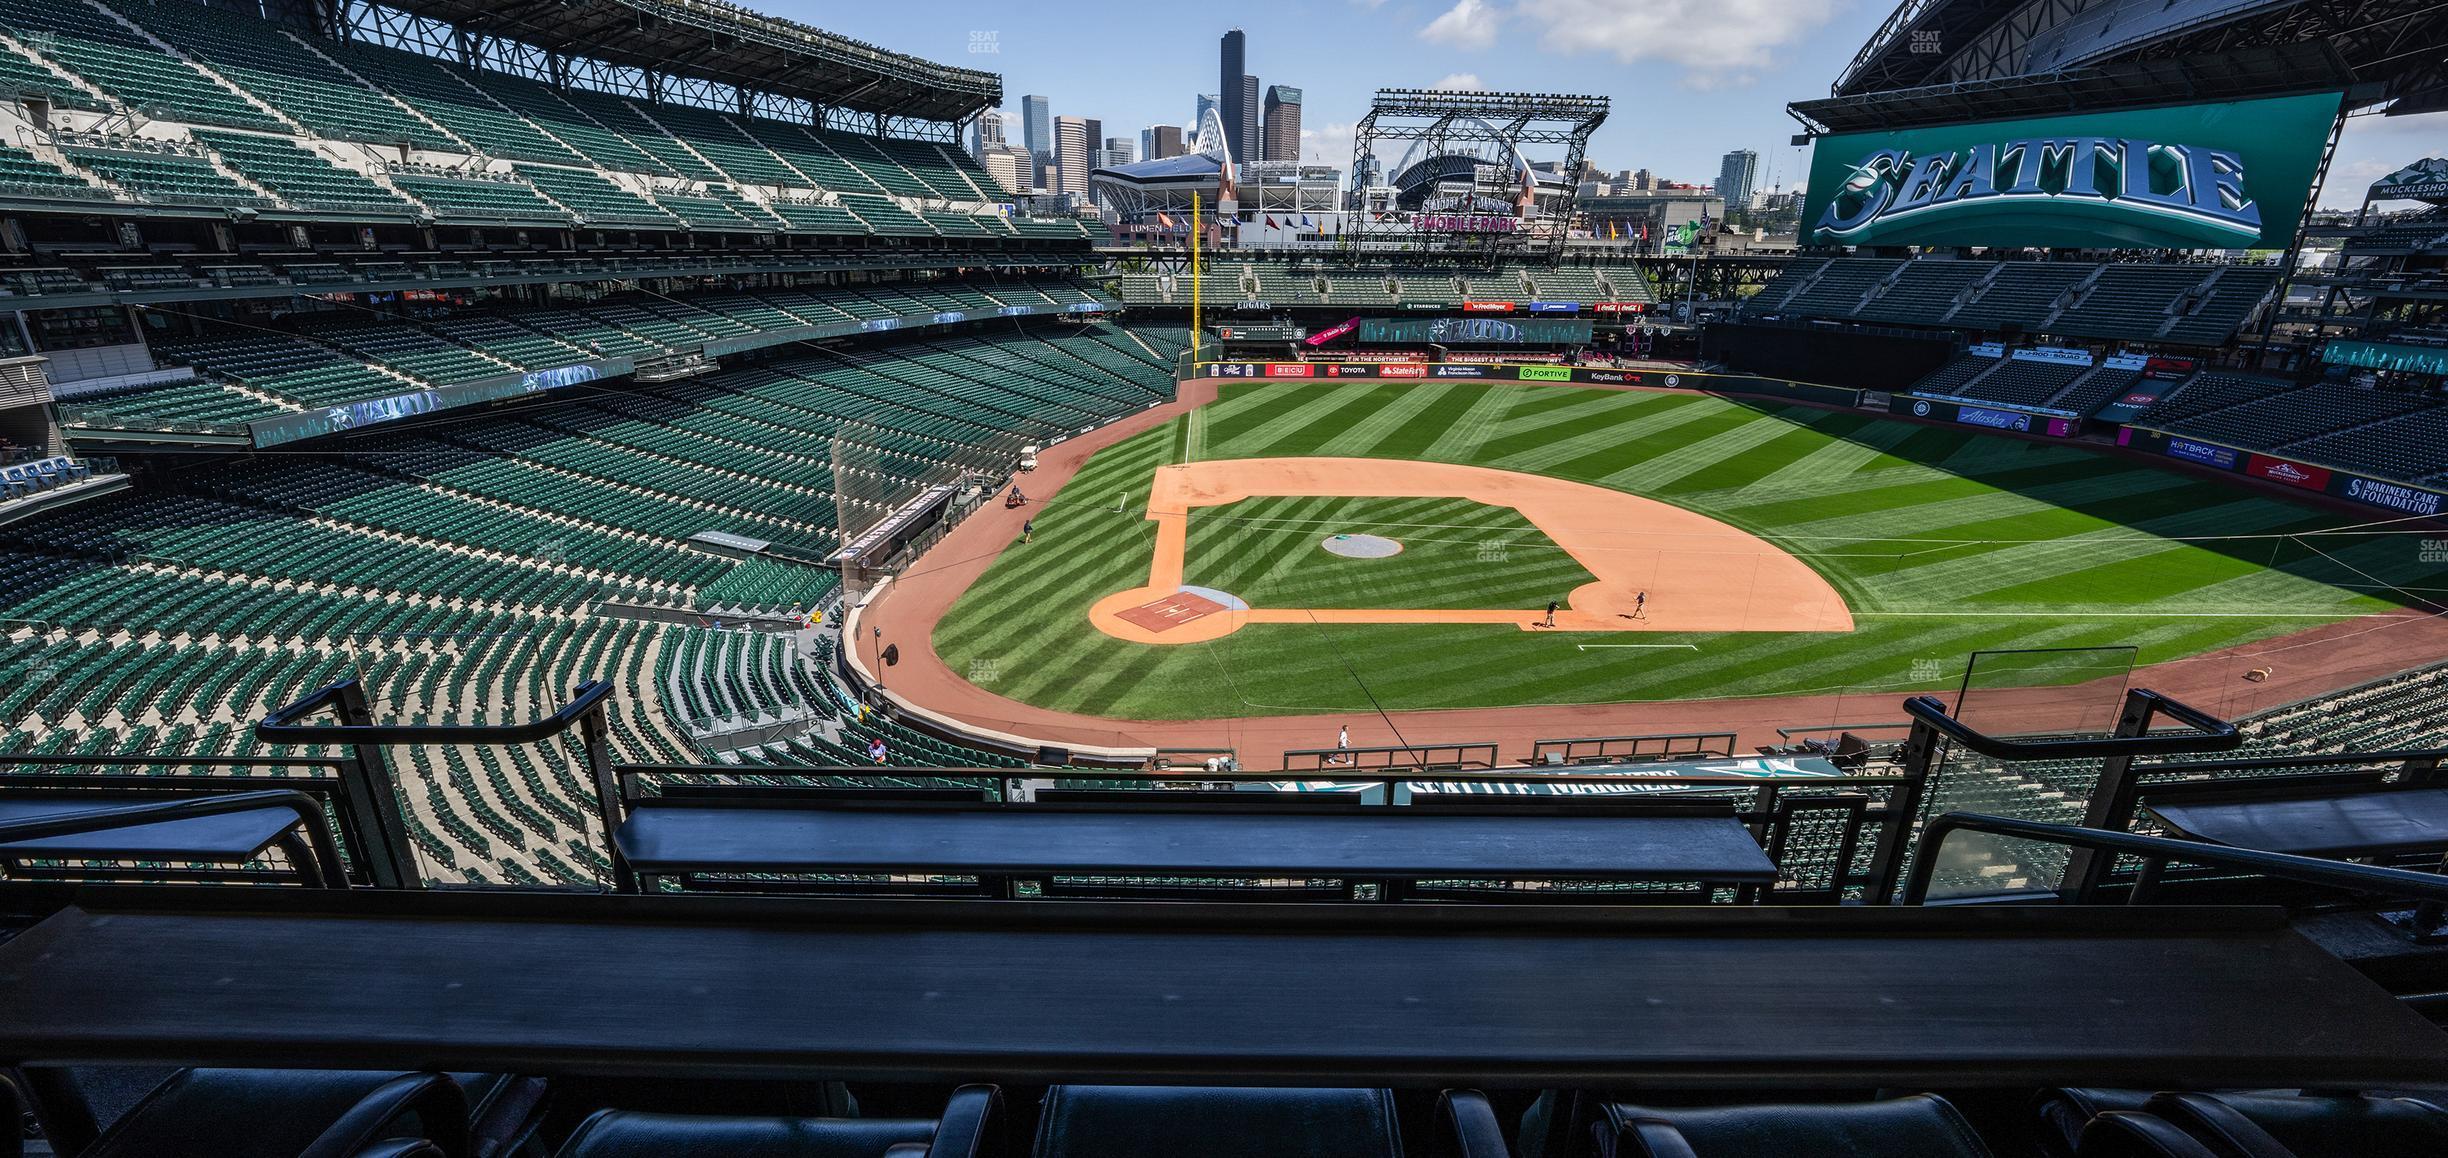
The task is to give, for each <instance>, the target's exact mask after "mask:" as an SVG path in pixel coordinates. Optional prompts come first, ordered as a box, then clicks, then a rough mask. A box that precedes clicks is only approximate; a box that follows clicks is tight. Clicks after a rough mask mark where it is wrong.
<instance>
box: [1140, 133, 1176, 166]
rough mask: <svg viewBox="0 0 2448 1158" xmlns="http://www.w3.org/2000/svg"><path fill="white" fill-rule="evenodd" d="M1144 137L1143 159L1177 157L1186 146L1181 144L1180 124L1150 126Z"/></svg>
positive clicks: (1152, 159) (1154, 159)
mask: <svg viewBox="0 0 2448 1158" xmlns="http://www.w3.org/2000/svg"><path fill="white" fill-rule="evenodd" d="M1146 137H1147V148H1146V149H1144V150H1142V151H1143V152H1144V154H1145V157H1144V159H1145V160H1149V161H1160V160H1163V159H1164V158H1166V157H1178V156H1181V155H1182V153H1183V152H1184V151H1185V148H1186V146H1184V145H1183V144H1182V127H1181V126H1180V125H1154V126H1151V127H1150V128H1149V129H1148V131H1147V133H1146Z"/></svg>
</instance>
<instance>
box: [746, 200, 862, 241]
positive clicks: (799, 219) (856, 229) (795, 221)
mask: <svg viewBox="0 0 2448 1158" xmlns="http://www.w3.org/2000/svg"><path fill="white" fill-rule="evenodd" d="M765 207H766V210H767V211H768V212H770V213H772V214H774V215H775V216H777V217H780V218H781V219H782V220H783V222H784V223H785V224H787V225H788V226H789V227H790V228H792V229H795V230H798V231H800V232H802V233H839V234H858V233H865V232H867V225H866V223H865V222H863V221H860V220H859V219H858V218H857V217H855V216H852V215H851V213H850V211H849V210H847V209H844V208H842V207H841V206H839V205H828V204H825V203H823V202H820V201H813V200H809V201H802V200H797V199H794V198H787V197H777V198H774V199H773V200H771V201H768V202H766V203H765Z"/></svg>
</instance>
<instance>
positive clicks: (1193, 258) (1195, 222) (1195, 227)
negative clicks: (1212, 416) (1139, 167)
mask: <svg viewBox="0 0 2448 1158" xmlns="http://www.w3.org/2000/svg"><path fill="white" fill-rule="evenodd" d="M1203 232H1205V230H1204V229H1203V228H1202V227H1201V226H1200V225H1199V195H1198V194H1196V193H1193V194H1191V195H1190V372H1191V373H1192V374H1194V375H1195V374H1197V373H1198V360H1199V274H1200V269H1199V234H1201V233H1203Z"/></svg>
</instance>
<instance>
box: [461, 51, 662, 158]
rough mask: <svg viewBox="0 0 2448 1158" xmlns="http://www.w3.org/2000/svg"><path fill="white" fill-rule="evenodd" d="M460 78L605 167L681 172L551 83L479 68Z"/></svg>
mask: <svg viewBox="0 0 2448 1158" xmlns="http://www.w3.org/2000/svg"><path fill="white" fill-rule="evenodd" d="M461 79H464V80H466V81H467V82H468V83H470V84H473V85H475V86H476V87H477V88H480V89H483V90H484V91H485V93H486V94H487V95H489V96H491V97H492V98H493V99H494V100H496V101H499V102H501V104H502V105H503V107H505V108H508V109H510V110H511V111H512V112H515V113H517V114H519V115H520V116H522V117H524V118H526V119H527V121H528V123H530V124H533V125H535V126H536V127H537V128H540V129H543V130H544V131H545V132H547V133H550V134H551V135H552V136H554V137H556V138H558V139H559V140H561V141H562V142H564V143H566V144H567V145H569V147H570V148H572V149H575V150H577V151H578V152H579V153H582V154H584V155H585V156H586V158H587V159H588V160H589V161H592V162H594V163H595V164H596V165H598V166H601V167H602V168H605V169H612V170H618V171H620V172H625V173H647V174H652V175H655V176H666V177H668V176H676V175H677V174H678V171H677V170H675V169H673V168H672V167H671V166H669V165H666V164H664V163H663V162H662V161H660V160H658V159H656V157H655V156H654V154H652V153H649V152H647V151H646V150H644V149H641V148H639V147H638V146H637V144H636V142H634V141H631V140H630V139H629V138H627V137H624V136H622V135H620V134H619V133H616V132H613V131H612V130H610V129H607V128H605V127H603V126H602V125H600V124H597V123H596V122H595V120H594V119H593V118H591V117H589V116H587V115H586V114H585V113H583V112H580V111H579V110H578V107H577V106H576V105H573V104H571V103H570V102H568V101H566V100H563V99H561V95H560V94H559V93H557V92H555V91H553V89H552V88H551V86H549V85H544V84H540V83H538V82H536V81H532V80H527V79H525V78H523V77H514V76H506V75H503V74H501V73H498V72H490V71H486V70H483V69H479V70H477V71H474V72H470V73H466V74H464V75H463V77H462V78H461Z"/></svg>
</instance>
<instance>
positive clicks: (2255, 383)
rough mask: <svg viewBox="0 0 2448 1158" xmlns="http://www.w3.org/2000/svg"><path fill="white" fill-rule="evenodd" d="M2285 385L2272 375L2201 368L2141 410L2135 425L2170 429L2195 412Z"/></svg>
mask: <svg viewBox="0 0 2448 1158" xmlns="http://www.w3.org/2000/svg"><path fill="white" fill-rule="evenodd" d="M2285 389H2288V384H2287V383H2285V382H2282V381H2279V380H2278V379H2275V378H2262V377H2259V376H2256V375H2252V374H2229V373H2224V372H2220V371H2204V372H2202V373H2199V374H2195V375H2194V376H2192V377H2191V378H2188V379H2186V380H2185V382H2184V384H2183V385H2182V386H2180V387H2178V388H2177V390H2176V391H2175V392H2174V393H2172V394H2169V395H2168V396H2167V397H2165V398H2162V399H2160V400H2159V401H2158V402H2157V403H2156V404H2155V405H2153V406H2152V407H2151V408H2150V409H2149V410H2146V411H2144V412H2143V413H2142V415H2141V416H2140V417H2139V418H2137V419H2136V420H2135V425H2138V426H2151V427H2158V428H2160V429H2163V430H2173V429H2175V428H2176V424H2177V423H2180V422H2184V421H2186V420H2188V419H2191V418H2194V417H2196V416H2199V415H2203V414H2208V413H2211V412H2212V411H2216V410H2224V409H2226V408H2227V407H2230V406H2235V405H2238V404H2241V403H2245V402H2250V401H2253V400H2254V399H2256V398H2266V397H2268V396H2270V395H2272V394H2276V393H2278V392H2279V391H2282V390H2285Z"/></svg>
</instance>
